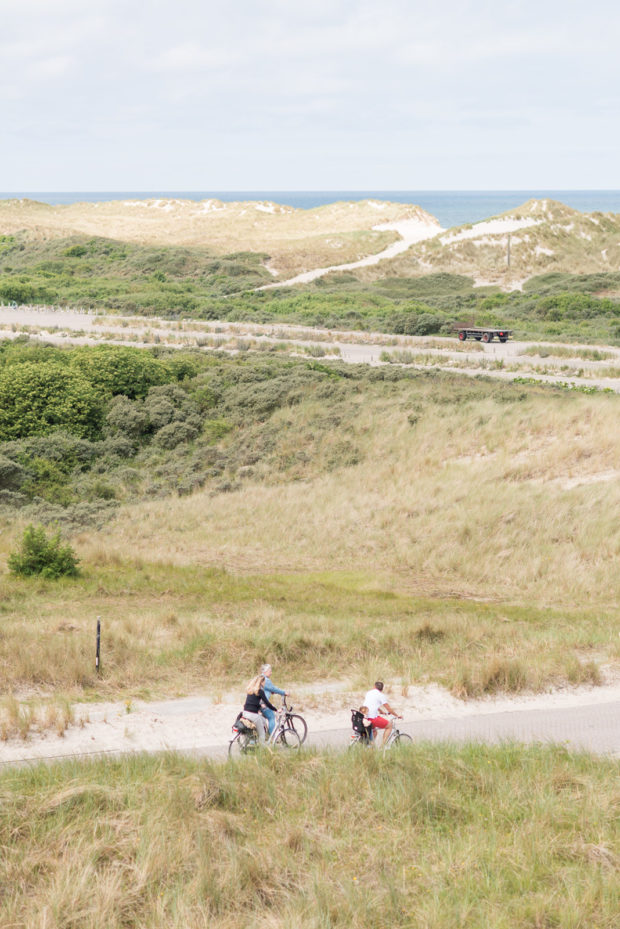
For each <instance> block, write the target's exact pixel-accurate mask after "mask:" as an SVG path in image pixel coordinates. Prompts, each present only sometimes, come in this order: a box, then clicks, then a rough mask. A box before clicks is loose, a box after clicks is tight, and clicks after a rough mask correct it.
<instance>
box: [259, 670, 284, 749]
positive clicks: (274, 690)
mask: <svg viewBox="0 0 620 929" xmlns="http://www.w3.org/2000/svg"><path fill="white" fill-rule="evenodd" d="M271 671H272V668H271V665H270V664H264V665H263V666H262V668H261V669H260V673H261V674H262V675H263V677H264V678H265V683H264V684H263V689H264V691H265V693H266V695H267V698H268V699H271V695H272V694H279V695H280V696H281V697H288V692H287V691H286V690H280V688H279V687H276V685H275V684H274V683H273V681H272V680H271ZM261 713H262V714H263V716H264V717H265V719H266V720H267V723H268V725H269V735H271V733H272V732H273V730H274V729H275V727H276V712H275V710H274V709H273V708H271V704H270V705H269V706H266V705H265V706H263V707H262V709H261Z"/></svg>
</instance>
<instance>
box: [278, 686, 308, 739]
mask: <svg viewBox="0 0 620 929" xmlns="http://www.w3.org/2000/svg"><path fill="white" fill-rule="evenodd" d="M281 710H282V711H283V712H284V726H285V728H286V729H292V730H293V732H296V733H297V735H298V736H299V740H300V742H301V744H302V745H303V743H304V742H305V741H306V736H307V735H308V724H307V723H306V720H305V719H304V718H303V716H300V715H299V713H293V707H292V706H288V704H287V702H286V696H284V697H282V706H281ZM276 718H277V717H276Z"/></svg>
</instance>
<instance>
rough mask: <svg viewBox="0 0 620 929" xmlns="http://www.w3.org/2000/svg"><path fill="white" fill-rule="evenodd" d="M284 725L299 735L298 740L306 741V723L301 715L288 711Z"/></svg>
mask: <svg viewBox="0 0 620 929" xmlns="http://www.w3.org/2000/svg"><path fill="white" fill-rule="evenodd" d="M285 726H286V728H287V729H292V730H293V732H296V733H297V735H298V736H299V741H300V742H302V743H303V742H305V741H306V736H307V735H308V724H307V723H306V720H305V719H304V718H303V716H298V715H297V713H290V714H288V715H287V717H286V723H285Z"/></svg>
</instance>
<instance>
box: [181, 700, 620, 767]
mask: <svg viewBox="0 0 620 929" xmlns="http://www.w3.org/2000/svg"><path fill="white" fill-rule="evenodd" d="M401 728H402V730H403V732H407V733H409V735H410V736H412V738H413V739H414V740H429V741H432V742H448V743H455V742H456V743H464V742H481V743H485V744H499V743H501V742H522V743H525V744H531V743H534V742H544V743H560V744H563V745H565V746H566V747H567V748H568V749H572V750H585V751H589V752H594V753H595V754H601V755H611V756H612V757H615V758H620V701H619V700H614V701H612V702H609V703H599V704H594V705H591V706H573V707H562V708H559V709H558V708H556V709H546V710H540V709H538V710H511V711H508V712H500V713H484V714H481V715H479V716H466V717H460V718H451V719H427V720H422V721H420V722H413V723H411V722H409V723H407V722H406V723H404V724H403V725H402V727H401ZM350 737H351V733H350V730H343V729H330V730H327V731H323V732H317V733H312V732H310V733H309V734H308V741H307V744H308V745H310V746H312V747H314V748H319V749H339V748H344V747H346V746H347V745H348V744H349V740H350ZM195 753H196V754H197V755H201V756H209V757H216V758H217V757H223V756H224V755H225V747H221V748H219V747H218V748H214V747H213V746H209V747H204V748H197V749H196V752H195Z"/></svg>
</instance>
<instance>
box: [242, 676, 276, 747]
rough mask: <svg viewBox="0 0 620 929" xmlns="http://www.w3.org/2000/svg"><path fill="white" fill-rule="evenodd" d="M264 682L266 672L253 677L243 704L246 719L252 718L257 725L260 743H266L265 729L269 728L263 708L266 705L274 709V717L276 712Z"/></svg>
mask: <svg viewBox="0 0 620 929" xmlns="http://www.w3.org/2000/svg"><path fill="white" fill-rule="evenodd" d="M264 684H265V675H264V674H257V675H256V677H254V678H252V680H251V681H250V683H249V684H248V686H247V688H246V694H245V704H244V706H243V716H244V717H245V718H246V719H249V720H251V721H252V722H253V723H254V725H255V726H256V731H257V733H258V744H259V745H264V744H265V741H266V733H265V730H266V728H267V723H266V722H265V719H264V718H263V716H261V708H262V707H266V708H267V709H269V710H272V711H273V713H274V718H275V712H276V708H275V706H273V705H272V704H271V703H270V702H269V698H268V697H267V695H266V694H265V690H264Z"/></svg>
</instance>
